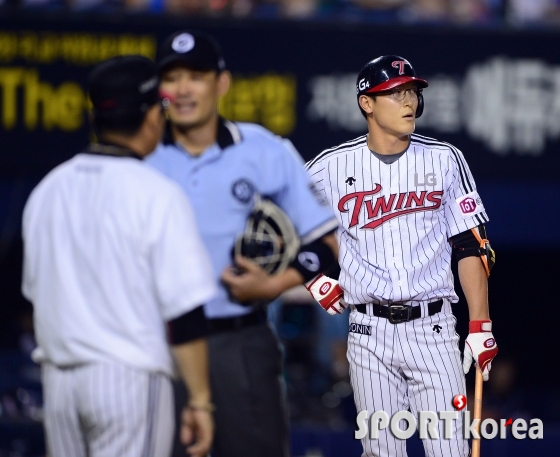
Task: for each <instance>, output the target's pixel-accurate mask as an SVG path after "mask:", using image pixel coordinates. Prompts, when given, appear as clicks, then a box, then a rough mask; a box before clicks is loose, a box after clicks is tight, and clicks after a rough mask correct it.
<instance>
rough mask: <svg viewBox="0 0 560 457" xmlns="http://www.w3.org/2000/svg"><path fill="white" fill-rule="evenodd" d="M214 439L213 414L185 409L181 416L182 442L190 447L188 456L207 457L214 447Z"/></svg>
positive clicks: (194, 409)
mask: <svg viewBox="0 0 560 457" xmlns="http://www.w3.org/2000/svg"><path fill="white" fill-rule="evenodd" d="M213 439H214V419H213V417H212V412H211V411H209V410H206V409H199V408H190V407H189V406H187V407H185V408H184V409H183V413H182V415H181V442H182V443H183V444H184V445H186V446H188V447H187V451H186V453H187V455H189V456H191V457H206V456H207V455H208V453H209V452H210V448H211V447H212V440H213ZM193 441H194V444H193Z"/></svg>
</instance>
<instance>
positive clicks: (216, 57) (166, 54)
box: [156, 30, 226, 73]
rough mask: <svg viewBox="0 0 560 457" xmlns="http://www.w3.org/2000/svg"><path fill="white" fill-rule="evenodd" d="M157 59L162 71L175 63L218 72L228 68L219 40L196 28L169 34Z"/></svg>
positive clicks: (159, 68) (160, 48)
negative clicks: (195, 29)
mask: <svg viewBox="0 0 560 457" xmlns="http://www.w3.org/2000/svg"><path fill="white" fill-rule="evenodd" d="M156 61H157V66H158V70H159V72H160V73H161V72H162V71H164V70H166V69H168V68H170V67H171V66H173V65H183V66H185V67H187V68H190V69H192V70H200V71H212V70H214V71H217V72H218V73H219V72H221V71H223V70H225V69H226V63H225V61H224V58H223V56H222V50H221V48H220V45H219V44H218V42H217V41H216V40H215V39H214V38H213V37H212V36H210V35H208V34H206V33H203V32H198V31H194V30H183V31H180V32H175V33H173V34H171V35H169V36H168V37H167V38H166V39H165V41H164V42H163V43H162V44H161V46H160V47H159V49H158V53H157V58H156Z"/></svg>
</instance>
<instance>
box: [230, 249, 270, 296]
mask: <svg viewBox="0 0 560 457" xmlns="http://www.w3.org/2000/svg"><path fill="white" fill-rule="evenodd" d="M222 282H223V283H224V284H225V285H226V287H227V288H228V289H229V292H230V294H231V295H232V296H233V298H235V299H236V300H238V301H239V302H240V303H244V302H252V301H257V300H267V301H271V300H274V299H275V298H276V297H277V296H278V295H279V294H280V292H281V290H278V287H277V285H276V284H275V281H274V278H273V276H272V275H270V274H268V273H267V272H266V270H264V269H263V268H262V267H261V266H260V265H258V264H256V263H255V262H253V261H251V260H249V259H247V258H245V257H239V256H238V257H236V258H235V267H233V266H230V267H228V268H226V269H225V270H224V271H223V273H222Z"/></svg>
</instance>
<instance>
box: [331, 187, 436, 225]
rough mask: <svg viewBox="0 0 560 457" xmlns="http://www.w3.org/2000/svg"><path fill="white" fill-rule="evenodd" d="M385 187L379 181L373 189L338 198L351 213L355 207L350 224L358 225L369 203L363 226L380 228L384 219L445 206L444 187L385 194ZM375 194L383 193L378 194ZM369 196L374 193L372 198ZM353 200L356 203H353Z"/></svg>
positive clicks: (340, 209)
mask: <svg viewBox="0 0 560 457" xmlns="http://www.w3.org/2000/svg"><path fill="white" fill-rule="evenodd" d="M382 190H383V187H382V186H381V184H376V185H375V188H374V189H373V190H366V191H361V192H352V193H350V194H347V195H345V196H343V197H342V198H341V199H340V200H339V202H338V210H339V211H340V212H341V213H347V212H349V211H350V210H352V213H351V214H352V217H351V219H350V225H349V227H348V228H352V227H354V226H356V225H358V220H359V217H360V214H361V212H362V208H364V207H365V211H366V214H367V220H368V221H369V222H367V223H366V224H365V225H363V226H362V227H360V228H361V229H372V230H374V229H376V228H378V227H380V226H381V224H383V223H384V222H387V221H389V220H391V219H394V218H395V217H399V216H404V215H405V214H410V213H416V212H419V211H435V210H437V209H438V208H439V207H440V206H441V201H442V197H443V191H441V190H434V191H430V192H428V191H425V190H423V191H420V192H418V191H412V192H401V193H398V194H390V195H381V193H382ZM375 195H379V196H378V197H377V198H375V197H374V196H375ZM366 197H373V198H368V199H367V200H366ZM352 204H353V207H352Z"/></svg>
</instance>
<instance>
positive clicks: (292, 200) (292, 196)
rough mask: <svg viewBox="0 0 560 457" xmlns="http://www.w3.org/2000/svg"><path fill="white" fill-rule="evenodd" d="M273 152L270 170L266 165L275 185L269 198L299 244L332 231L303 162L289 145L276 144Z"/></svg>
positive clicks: (327, 213)
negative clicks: (299, 239)
mask: <svg viewBox="0 0 560 457" xmlns="http://www.w3.org/2000/svg"><path fill="white" fill-rule="evenodd" d="M276 149H277V150H276V151H275V154H274V167H273V168H271V167H270V165H269V169H268V173H267V174H268V175H269V177H270V178H271V179H272V180H275V181H276V183H277V186H276V192H275V193H274V195H272V199H273V200H274V202H275V203H276V204H277V205H279V206H280V207H281V208H282V209H283V210H284V211H285V212H286V214H287V215H288V217H289V218H290V219H291V221H292V222H293V224H294V227H295V228H296V231H297V233H298V235H299V236H300V238H301V242H302V244H307V243H310V242H312V241H314V240H316V239H319V238H320V237H322V236H323V235H325V234H327V233H329V232H332V231H333V230H335V229H336V228H337V226H338V223H337V221H336V219H335V218H334V215H333V214H332V211H331V209H330V208H329V207H328V206H326V204H325V201H324V200H323V199H322V194H321V190H320V189H318V188H317V187H316V186H315V184H314V183H313V182H312V181H311V180H310V178H309V175H308V174H307V172H306V170H305V164H304V162H303V159H302V158H301V156H300V155H299V153H298V152H297V151H296V149H295V148H294V146H293V145H292V143H291V142H290V141H288V140H282V141H278V144H277V145H276ZM323 194H324V191H323Z"/></svg>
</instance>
